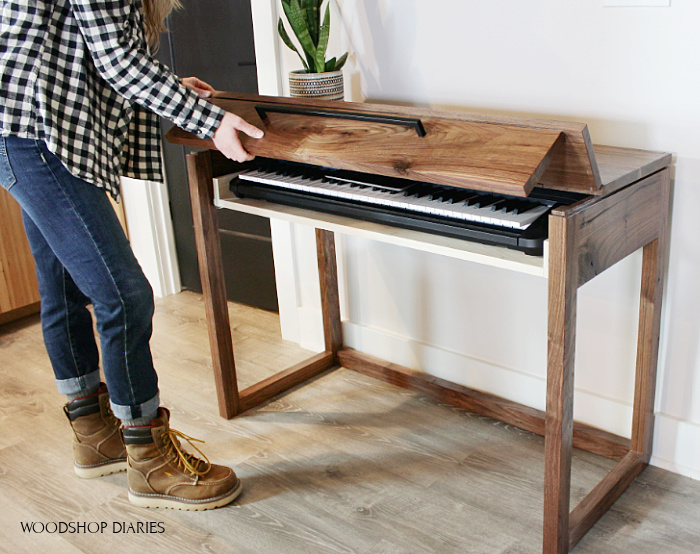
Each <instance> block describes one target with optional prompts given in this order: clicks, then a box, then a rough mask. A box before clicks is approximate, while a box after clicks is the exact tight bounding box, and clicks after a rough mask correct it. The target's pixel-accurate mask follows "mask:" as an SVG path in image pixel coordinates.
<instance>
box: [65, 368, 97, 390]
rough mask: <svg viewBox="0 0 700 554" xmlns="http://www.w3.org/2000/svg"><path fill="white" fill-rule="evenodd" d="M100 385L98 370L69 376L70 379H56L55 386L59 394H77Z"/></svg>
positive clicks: (95, 388)
mask: <svg viewBox="0 0 700 554" xmlns="http://www.w3.org/2000/svg"><path fill="white" fill-rule="evenodd" d="M99 386H100V370H99V369H96V370H95V371H93V372H91V373H88V374H86V375H79V376H78V377H71V378H70V379H56V387H57V388H58V392H60V393H61V394H66V395H69V394H72V395H75V394H79V393H81V392H86V391H93V390H97V388H98V387H99Z"/></svg>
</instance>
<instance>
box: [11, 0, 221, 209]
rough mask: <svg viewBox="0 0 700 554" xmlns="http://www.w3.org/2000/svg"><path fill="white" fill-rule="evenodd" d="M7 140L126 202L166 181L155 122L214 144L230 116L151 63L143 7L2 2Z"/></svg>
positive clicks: (96, 0)
mask: <svg viewBox="0 0 700 554" xmlns="http://www.w3.org/2000/svg"><path fill="white" fill-rule="evenodd" d="M0 2H2V20H1V23H0V95H1V97H2V98H1V100H0V102H1V103H0V126H1V127H0V132H1V133H2V135H3V136H7V135H16V136H19V137H24V138H32V139H40V140H43V141H45V142H46V144H47V145H48V147H49V149H50V150H51V151H52V152H54V153H55V154H56V155H57V156H58V157H59V158H60V159H61V160H62V161H63V163H64V164H65V165H66V167H67V168H68V169H69V170H70V171H71V173H73V174H74V175H76V176H77V177H80V178H82V179H84V180H86V181H89V182H91V183H94V184H95V185H97V186H99V187H103V188H105V189H106V190H107V191H109V192H110V193H111V194H112V196H113V197H114V198H115V199H118V198H119V176H120V175H124V176H127V177H134V178H138V179H146V180H152V181H160V180H162V168H161V155H160V146H161V143H160V132H159V125H158V119H157V116H156V114H157V115H160V116H162V117H165V118H167V119H170V120H171V121H173V122H174V123H175V124H176V125H179V126H180V127H182V128H183V129H185V130H187V131H190V132H193V133H195V134H197V135H198V136H199V137H201V138H210V137H212V136H213V135H214V132H215V131H216V129H217V128H218V126H219V123H220V121H221V118H222V117H223V114H224V112H223V111H222V110H221V109H220V108H218V107H216V106H214V105H213V104H211V103H210V102H208V101H206V100H204V99H202V98H200V97H199V96H198V95H197V94H196V93H194V92H193V91H191V90H190V89H188V88H187V87H184V86H182V85H181V84H180V82H179V79H178V78H177V77H176V76H175V75H173V73H172V72H171V71H170V70H169V69H168V68H166V67H165V66H163V65H162V64H160V63H159V62H158V61H157V60H154V59H153V58H152V57H151V56H150V55H149V53H148V47H147V45H146V41H145V38H144V33H143V15H142V11H141V0H0Z"/></svg>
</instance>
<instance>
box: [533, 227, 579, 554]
mask: <svg viewBox="0 0 700 554" xmlns="http://www.w3.org/2000/svg"><path fill="white" fill-rule="evenodd" d="M576 230H577V227H576V226H574V225H573V224H572V222H571V220H570V219H568V218H565V217H555V216H552V217H550V219H549V297H548V323H547V344H548V347H547V416H546V422H545V467H544V525H543V535H544V537H543V547H542V549H543V552H546V553H562V552H568V551H569V501H570V491H571V459H572V450H571V449H572V445H573V401H574V356H575V346H576V298H577V294H576V293H577V289H578V283H577V280H576V279H577V265H578V257H577V255H576V249H575V247H576V244H577V243H576V240H577V238H576V236H575V232H576Z"/></svg>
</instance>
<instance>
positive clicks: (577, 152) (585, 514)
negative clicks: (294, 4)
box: [168, 93, 671, 553]
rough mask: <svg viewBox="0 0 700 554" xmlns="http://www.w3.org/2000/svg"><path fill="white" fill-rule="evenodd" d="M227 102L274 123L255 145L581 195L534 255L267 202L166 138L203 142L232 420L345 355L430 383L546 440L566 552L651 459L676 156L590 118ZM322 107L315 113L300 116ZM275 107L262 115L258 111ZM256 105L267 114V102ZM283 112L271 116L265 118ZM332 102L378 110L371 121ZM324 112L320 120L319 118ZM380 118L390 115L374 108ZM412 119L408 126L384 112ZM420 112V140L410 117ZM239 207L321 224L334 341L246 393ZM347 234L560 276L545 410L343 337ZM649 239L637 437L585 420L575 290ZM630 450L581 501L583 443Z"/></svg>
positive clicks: (614, 452)
mask: <svg viewBox="0 0 700 554" xmlns="http://www.w3.org/2000/svg"><path fill="white" fill-rule="evenodd" d="M214 102H215V103H217V104H218V105H220V106H222V107H223V108H225V109H227V110H229V111H232V112H234V113H237V114H239V115H240V116H241V117H243V118H245V119H246V120H247V121H249V122H250V123H252V124H254V125H256V126H259V127H261V128H263V129H265V132H266V135H265V137H264V138H263V139H260V140H249V139H247V137H242V138H243V140H244V142H245V145H246V148H248V150H249V151H250V152H252V153H253V154H255V155H256V156H260V157H265V158H279V159H285V160H292V161H300V162H304V163H309V164H314V165H319V166H331V167H339V168H342V169H354V170H359V171H363V172H365V173H377V174H381V175H389V176H392V175H393V176H397V175H398V176H401V177H404V178H408V179H414V180H427V181H431V182H437V183H446V184H451V185H454V186H462V187H465V188H470V189H477V190H493V191H494V192H499V193H506V194H514V195H519V196H527V195H528V194H530V192H531V191H532V189H533V188H534V187H545V188H552V189H559V190H568V191H575V192H578V193H581V194H582V195H583V196H582V197H581V199H580V200H579V201H577V202H575V203H573V204H571V205H563V206H559V207H557V208H555V209H554V210H553V211H552V212H551V213H550V215H549V216H548V227H549V238H548V247H547V248H546V249H545V253H544V255H543V256H539V257H537V256H528V255H525V254H523V253H521V252H516V251H512V250H508V249H506V248H502V247H494V246H485V245H482V244H478V243H473V242H470V241H465V240H459V239H454V238H449V237H441V236H437V235H432V234H428V233H424V232H419V231H414V230H407V229H396V228H394V227H389V226H386V225H381V224H377V223H367V222H361V221H357V220H354V219H351V218H348V217H341V216H337V215H331V214H325V213H321V212H317V211H311V210H308V209H304V208H300V207H291V206H282V205H277V204H273V203H269V202H265V201H261V200H253V199H237V198H235V197H234V196H232V195H231V194H230V193H229V191H228V186H227V183H228V179H219V180H218V181H216V182H215V178H217V177H220V176H223V175H227V174H230V173H232V172H235V171H236V170H237V168H238V167H239V164H236V163H235V162H231V161H229V160H226V159H225V158H224V157H223V156H221V155H220V154H219V153H218V152H215V151H214V150H215V149H214V146H213V143H212V142H211V141H204V140H200V139H197V138H196V137H194V136H193V135H191V134H188V133H185V132H183V131H181V130H179V129H176V128H174V129H173V130H171V131H170V132H169V133H168V140H170V141H172V142H175V143H179V144H183V145H189V146H193V147H198V148H199V150H198V151H196V152H194V153H190V154H188V157H187V165H188V178H189V187H190V195H191V200H192V213H193V217H194V226H195V236H196V242H197V250H198V257H199V265H200V273H201V277H202V288H203V295H204V301H205V306H206V314H207V323H208V329H209V338H210V344H211V349H212V358H213V366H214V376H215V380H216V388H217V394H218V402H219V410H220V413H221V415H222V416H223V417H225V418H231V417H233V416H235V415H236V414H239V413H241V412H243V411H245V410H248V409H250V408H252V407H255V406H258V405H259V404H261V403H263V402H266V401H268V400H270V399H272V398H274V397H275V396H276V395H278V394H280V393H282V392H284V391H286V390H288V389H290V388H291V387H294V386H297V385H299V384H301V383H303V382H304V381H306V380H308V379H310V378H311V377H313V376H316V375H318V374H319V373H321V372H323V371H326V370H327V369H330V368H333V367H337V366H338V365H342V366H343V367H345V368H349V369H354V370H357V371H361V372H364V373H367V374H369V375H372V376H374V377H377V378H379V379H383V380H385V381H388V382H391V383H394V384H397V385H400V386H403V387H407V388H411V389H414V390H418V391H421V392H423V393H425V394H429V395H432V396H434V397H437V398H439V399H440V400H442V401H446V402H449V403H451V404H454V405H456V406H459V407H462V408H465V409H467V410H470V411H473V412H476V413H478V414H482V415H485V416H489V417H492V418H495V419H498V420H501V421H504V422H506V423H509V424H512V425H515V426H517V427H520V428H522V429H526V430H529V431H532V432H535V433H538V434H540V435H544V437H545V475H544V525H543V551H544V552H547V553H550V552H552V553H554V552H557V553H559V552H568V551H569V550H570V549H571V548H573V546H574V545H575V544H576V543H577V542H578V541H579V540H580V539H581V537H582V536H583V535H584V534H585V533H586V532H587V531H588V530H589V529H590V528H591V527H592V526H593V525H594V524H595V523H596V521H597V520H598V519H599V518H600V517H601V516H602V515H603V514H604V513H605V512H606V510H607V509H608V508H609V507H610V506H611V505H612V504H613V503H614V502H615V500H616V499H617V498H618V497H619V496H620V495H621V494H622V493H623V492H624V490H625V489H626V488H627V486H628V485H629V484H630V483H631V482H632V481H633V480H634V479H635V477H636V476H637V475H638V474H639V473H640V472H641V471H642V470H643V469H644V468H645V467H646V465H647V464H648V461H649V458H650V456H651V447H652V435H653V420H654V414H653V406H654V395H655V383H656V368H657V357H658V344H659V326H660V314H661V298H662V290H663V282H664V272H665V262H666V252H667V239H668V237H667V234H668V220H669V215H668V214H669V199H670V183H671V179H670V169H669V165H670V163H671V156H670V154H666V153H659V152H647V151H640V150H631V149H623V148H614V147H598V146H596V147H594V146H593V145H592V144H591V142H590V137H589V135H588V129H587V127H586V126H585V125H583V124H577V123H569V122H557V121H549V120H530V119H520V118H510V117H498V116H487V115H483V114H479V115H475V114H465V113H461V112H438V111H433V110H425V109H418V108H415V109H414V108H400V107H392V106H384V105H382V106H379V105H369V104H351V103H337V102H336V103H328V102H321V101H300V100H298V99H294V100H292V99H287V98H273V97H262V96H253V95H239V94H232V93H217V95H216V97H215V98H214ZM299 106H301V107H302V108H313V109H315V110H318V111H320V112H321V113H320V114H319V113H315V114H313V116H306V115H303V114H302V115H299V114H294V113H292V114H290V113H287V110H288V108H290V107H293V108H294V107H299ZM261 107H263V111H262V112H261V110H260V108H261ZM256 108H257V109H256ZM265 109H269V111H270V112H274V111H275V110H277V113H275V114H274V116H273V115H271V114H266V113H265ZM327 110H331V111H332V110H336V111H338V110H339V111H341V112H342V113H343V114H344V113H345V112H346V111H352V113H353V114H357V113H358V112H359V113H361V114H366V115H368V120H367V121H362V122H358V121H356V120H354V119H353V118H348V119H345V118H335V117H334V116H333V114H331V115H330V116H328V114H327V113H325V112H326V111H327ZM319 115H320V116H319ZM377 117H378V118H379V121H377V120H376V118H377ZM387 117H388V118H395V119H397V120H399V122H400V125H401V126H400V127H396V126H395V125H393V124H391V125H389V124H387V123H386V121H384V120H383V119H382V118H387ZM405 118H411V119H414V118H418V119H419V120H420V122H421V125H422V126H423V127H424V130H425V132H426V135H425V137H422V138H420V137H419V138H416V137H417V135H416V133H414V131H413V130H412V129H411V128H404V126H403V123H402V121H403V119H405ZM218 208H228V209H235V210H239V211H244V212H248V213H253V214H258V215H263V216H266V217H276V218H281V219H286V220H289V221H294V222H301V223H305V224H307V225H312V226H314V227H315V228H316V241H317V252H318V267H319V276H320V289H321V300H322V312H323V328H324V337H325V351H324V352H322V353H320V354H316V355H314V356H312V357H311V358H309V360H307V361H306V362H303V363H300V364H297V365H295V366H293V367H290V368H287V369H285V370H283V371H281V372H280V373H278V374H276V375H274V376H272V377H270V378H268V379H265V380H263V381H261V382H260V383H257V384H255V385H253V386H251V387H248V388H246V389H245V390H241V391H239V390H238V385H237V381H236V371H235V363H234V353H233V348H232V341H231V333H230V322H229V316H228V311H227V306H226V294H225V288H224V279H223V266H222V262H221V249H220V244H219V238H218V233H217V214H216V212H217V209H218ZM336 232H339V233H348V234H354V235H360V236H365V237H370V238H373V239H375V240H383V241H388V242H391V243H394V244H399V245H404V246H406V247H410V248H419V249H424V250H428V251H431V252H437V253H440V254H443V255H447V256H452V257H456V258H460V259H465V260H472V261H476V262H480V263H490V264H492V265H497V266H500V267H505V268H509V269H512V270H514V271H522V272H527V273H535V274H540V275H543V276H545V277H547V278H548V290H549V293H548V336H547V340H548V359H547V365H548V367H547V385H546V388H547V391H546V398H547V400H546V411H545V412H544V413H543V412H541V411H539V410H536V409H533V408H530V407H527V406H524V405H520V404H517V403H515V402H512V401H509V400H506V399H503V398H499V397H496V396H494V395H491V394H487V393H484V392H481V391H477V390H473V389H470V388H467V387H464V386H460V385H457V384H454V383H450V382H447V381H444V380H442V379H438V378H435V377H431V376H428V375H426V374H424V373H421V372H420V371H416V370H412V369H408V368H405V367H401V366H398V365H396V364H392V363H389V362H386V361H384V360H380V359H377V358H374V357H371V356H369V355H366V354H363V353H361V352H358V351H355V350H352V349H350V348H347V347H345V346H344V345H343V337H342V331H341V321H340V308H339V301H338V281H337V267H336V258H335V242H334V241H335V236H334V233H336ZM638 249H642V250H643V255H642V278H641V291H640V307H639V329H638V343H637V359H636V373H635V392H634V404H633V424H632V430H631V438H630V439H627V438H623V437H619V436H616V435H613V434H611V433H609V432H605V431H602V430H600V429H596V428H593V427H591V426H588V425H585V424H582V423H579V422H575V421H574V420H573V391H574V356H575V352H574V346H575V330H576V302H577V290H578V288H579V287H580V286H582V285H583V284H584V283H586V282H588V281H589V280H591V279H592V278H593V277H595V276H596V275H598V274H600V273H602V272H603V271H605V270H606V269H607V268H609V267H610V266H612V265H613V264H615V263H616V262H618V261H619V260H621V259H623V258H625V257H627V256H628V255H630V254H631V253H633V252H635V251H637V250H638ZM573 447H576V448H582V449H585V450H588V451H590V452H593V453H596V454H599V455H603V456H606V457H609V458H611V459H614V460H617V461H618V463H617V465H616V466H615V468H614V469H613V470H612V471H611V472H609V473H608V474H607V475H606V476H605V477H604V478H603V479H602V480H601V481H600V482H599V483H598V485H596V486H595V487H594V488H593V490H592V491H591V492H590V493H589V494H588V495H587V496H586V497H585V498H584V499H583V500H582V501H581V502H580V503H579V505H578V506H576V507H575V508H574V509H573V510H571V511H569V500H570V485H571V460H572V448H573Z"/></svg>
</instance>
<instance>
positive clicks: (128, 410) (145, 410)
mask: <svg viewBox="0 0 700 554" xmlns="http://www.w3.org/2000/svg"><path fill="white" fill-rule="evenodd" d="M109 403H110V405H111V406H112V411H113V412H114V415H115V416H117V417H118V418H119V419H121V420H122V421H124V420H125V419H126V420H133V419H141V418H143V417H148V416H153V417H155V416H156V414H157V412H158V407H159V406H160V398H159V396H158V393H156V395H155V396H154V397H153V398H151V399H150V400H147V401H146V402H143V403H142V404H137V405H136V406H121V405H119V404H115V403H114V402H112V401H111V400H110V401H109Z"/></svg>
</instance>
